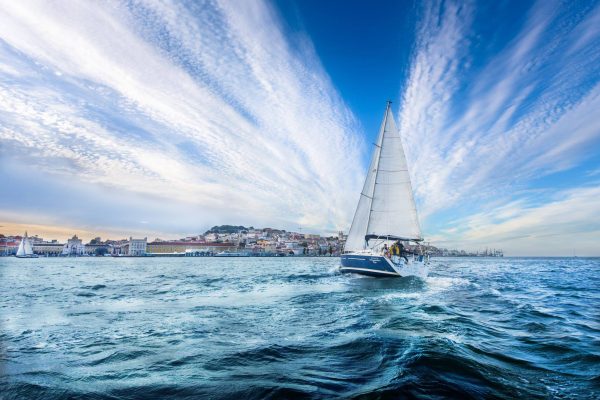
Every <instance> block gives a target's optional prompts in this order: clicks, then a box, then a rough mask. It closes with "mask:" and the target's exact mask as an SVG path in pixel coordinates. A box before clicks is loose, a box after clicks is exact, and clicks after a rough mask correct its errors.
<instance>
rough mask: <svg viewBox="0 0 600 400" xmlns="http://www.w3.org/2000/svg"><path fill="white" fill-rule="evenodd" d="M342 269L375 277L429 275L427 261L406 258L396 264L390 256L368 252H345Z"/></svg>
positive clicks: (342, 270) (345, 271) (342, 257)
mask: <svg viewBox="0 0 600 400" xmlns="http://www.w3.org/2000/svg"><path fill="white" fill-rule="evenodd" d="M340 258H341V262H342V266H341V267H340V271H341V272H344V273H355V274H361V275H367V276H373V277H388V278H389V277H404V276H418V277H422V278H424V277H426V276H427V272H428V271H427V262H426V261H425V259H423V260H422V261H415V260H410V261H409V262H408V263H405V262H404V260H402V261H400V262H399V263H398V264H396V265H394V264H393V263H392V262H391V261H390V260H389V259H388V258H386V257H383V256H376V255H368V254H353V253H349V254H343V255H342V256H341V257H340Z"/></svg>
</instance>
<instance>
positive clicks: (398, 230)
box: [340, 101, 429, 277]
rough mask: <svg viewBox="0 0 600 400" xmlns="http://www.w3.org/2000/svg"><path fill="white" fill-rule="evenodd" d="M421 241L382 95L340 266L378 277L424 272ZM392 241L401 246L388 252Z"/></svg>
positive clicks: (403, 163) (398, 142)
mask: <svg viewBox="0 0 600 400" xmlns="http://www.w3.org/2000/svg"><path fill="white" fill-rule="evenodd" d="M422 241H423V237H422V236H421V228H420V226H419V220H418V217H417V209H416V206H415V200H414V196H413V191H412V186H411V183H410V175H409V173H408V166H407V163H406V157H405V155H404V149H403V148H402V141H401V138H400V133H399V132H398V129H397V128H396V123H395V122H394V116H393V114H392V110H391V102H390V101H388V102H387V105H386V109H385V115H384V117H383V122H382V124H381V128H380V129H379V135H378V137H377V143H375V149H374V150H373V156H372V158H371V164H370V166H369V171H368V173H367V177H366V179H365V183H364V186H363V189H362V192H361V194H360V200H359V201H358V205H357V207H356V212H355V213H354V218H353V220H352V226H351V227H350V232H349V233H348V238H347V240H346V244H345V246H344V252H343V254H342V256H341V263H342V265H341V267H340V270H341V272H352V273H358V274H363V275H370V276H380V277H403V276H419V277H426V276H427V272H428V264H429V256H428V255H427V254H424V253H423V251H422V248H421V242H422ZM411 243H412V245H411ZM393 244H401V245H402V247H403V248H404V249H405V251H403V252H402V254H400V255H391V254H390V252H389V251H387V249H388V248H389V247H390V246H391V245H393ZM409 248H410V249H412V250H411V251H410V252H409V251H406V250H408V249H409Z"/></svg>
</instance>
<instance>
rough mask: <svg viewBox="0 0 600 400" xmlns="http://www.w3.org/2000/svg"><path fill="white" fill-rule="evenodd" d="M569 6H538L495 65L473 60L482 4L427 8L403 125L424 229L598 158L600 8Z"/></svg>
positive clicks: (405, 100) (501, 47) (497, 54)
mask: <svg viewBox="0 0 600 400" xmlns="http://www.w3.org/2000/svg"><path fill="white" fill-rule="evenodd" d="M563 6H564V5H562V6H561V5H560V4H558V3H548V2H543V1H540V2H538V3H537V4H535V5H534V6H533V7H532V8H531V10H530V12H529V14H528V15H527V17H526V19H525V23H524V25H523V27H522V29H521V31H520V32H519V33H518V34H517V35H516V36H515V37H514V38H513V39H512V40H511V41H510V42H508V43H506V44H502V43H494V45H495V46H496V47H498V48H499V51H496V52H495V53H494V55H493V56H491V57H489V58H488V59H486V58H484V56H482V54H474V53H473V52H476V51H479V52H481V48H482V46H483V44H482V43H480V42H479V41H480V40H481V39H480V36H478V34H477V33H476V31H475V29H476V28H475V27H474V26H473V25H472V24H471V22H472V15H473V13H474V11H475V10H474V5H473V4H471V3H465V4H464V5H462V6H460V7H459V6H458V5H457V3H455V2H445V3H443V4H434V3H427V5H426V6H425V7H426V8H425V12H424V14H423V18H422V21H421V24H420V28H419V29H418V30H417V41H416V45H415V49H414V55H413V57H412V64H411V70H410V74H409V77H408V81H407V84H406V86H405V90H404V93H403V96H402V98H403V101H402V104H401V107H400V118H399V119H400V129H401V133H402V135H403V139H404V142H405V145H406V148H407V157H408V159H409V163H410V165H411V167H412V171H411V172H412V175H413V185H414V187H415V190H416V194H417V201H418V204H419V206H420V211H421V213H422V215H423V216H424V218H423V220H425V226H427V218H428V217H432V218H433V217H435V214H436V213H437V212H440V211H445V212H448V210H452V209H453V208H455V207H461V206H464V205H465V204H474V205H475V204H477V203H478V202H479V203H481V202H482V201H481V200H483V203H485V202H490V201H495V200H497V199H503V201H505V202H510V201H511V195H512V194H513V193H514V192H515V189H517V188H519V187H527V184H528V183H529V182H530V181H531V180H533V179H536V178H539V177H543V176H545V175H548V174H551V173H553V172H557V171H562V170H565V169H568V168H572V167H575V166H578V165H579V164H580V163H581V162H582V161H583V160H585V159H587V158H589V157H591V156H593V155H594V148H596V149H597V148H598V147H597V146H598V145H600V120H599V119H598V118H597V116H596V115H595V114H596V112H595V111H594V110H598V109H600V84H599V83H598V80H597V76H598V74H599V73H600V67H599V65H600V53H598V51H597V48H598V47H597V45H598V43H600V30H599V29H598V28H597V27H596V26H594V25H593V24H592V23H590V21H595V20H596V19H597V18H598V17H597V15H598V13H599V10H600V6H596V7H595V9H592V10H588V11H587V14H586V13H569V12H566V11H565V9H564V8H561V7H563ZM582 16H583V17H582ZM582 38H584V39H582ZM485 45H490V44H489V43H485ZM566 54H568V56H566ZM474 58H477V61H478V65H477V67H476V68H475V67H474V66H473V63H472V61H473V59H474ZM482 60H483V63H482ZM517 200H518V199H517ZM472 212H476V208H473V209H472ZM507 212H508V210H507ZM595 218H596V220H597V218H598V217H597V216H596V217H595ZM514 228H515V232H517V231H518V229H516V227H514ZM426 233H427V230H426ZM444 237H445V236H438V237H437V238H438V239H440V240H443V239H444ZM463 238H464V239H465V240H467V239H470V237H469V236H468V235H467V236H463ZM490 240H491V239H490Z"/></svg>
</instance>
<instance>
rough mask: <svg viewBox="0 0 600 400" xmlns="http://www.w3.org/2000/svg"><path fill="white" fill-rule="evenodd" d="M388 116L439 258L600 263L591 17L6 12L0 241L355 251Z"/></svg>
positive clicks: (309, 3)
mask: <svg viewBox="0 0 600 400" xmlns="http://www.w3.org/2000/svg"><path fill="white" fill-rule="evenodd" d="M387 99H391V100H393V102H394V103H393V104H394V108H393V110H394V113H395V115H396V118H397V120H398V126H399V127H400V130H401V134H402V137H403V143H404V146H405V150H406V153H407V159H408V161H409V165H410V168H411V176H412V181H413V186H414V190H415V193H416V200H417V205H418V209H419V214H420V219H421V223H422V225H423V233H424V235H425V236H426V238H427V239H429V240H430V241H431V242H432V243H434V244H438V245H441V246H447V247H459V248H466V249H478V248H479V249H480V248H484V247H486V246H487V247H501V248H503V249H504V250H505V251H506V252H507V253H508V254H510V255H571V254H572V253H573V252H576V253H577V254H578V255H600V246H598V243H600V202H599V201H598V198H599V197H600V151H599V150H600V117H598V110H600V4H599V3H598V2H594V1H579V2H558V1H538V2H516V1H512V2H511V1H508V2H457V1H442V2H436V1H432V2H409V1H405V2H403V1H379V2H361V1H344V2H334V1H331V2H319V1H315V0H303V1H292V0H276V1H272V2H270V1H257V0H253V1H247V2H233V1H208V2H179V1H142V2H111V3H94V2H77V3H72V2H71V3H66V2H65V3H62V2H35V1H24V2H7V3H5V4H4V5H3V7H2V8H1V9H0V140H1V142H0V143H1V144H0V171H1V172H2V173H0V187H2V189H1V190H2V196H0V225H2V228H0V231H1V232H3V233H16V232H20V231H21V230H24V229H29V230H30V231H31V232H32V233H39V234H41V235H44V236H45V237H57V238H64V237H66V236H67V235H68V234H69V233H70V232H73V233H75V232H76V233H79V234H80V235H82V236H84V237H86V238H88V237H92V235H94V234H95V233H96V232H97V233H98V234H100V235H102V236H104V237H106V236H107V235H108V236H111V237H122V236H129V235H143V236H146V235H148V236H151V237H152V236H153V235H155V236H161V237H173V236H175V237H178V236H182V235H186V234H193V233H199V232H202V231H204V230H205V229H206V228H207V227H209V226H212V225H214V224H219V223H236V224H238V223H241V224H247V225H254V226H280V227H283V228H287V229H290V230H296V229H297V228H298V227H302V229H303V231H310V230H313V231H320V232H323V233H328V232H335V231H337V230H338V229H342V230H346V231H347V230H348V228H349V225H350V221H351V218H352V214H353V212H354V207H355V206H356V202H357V194H358V193H359V191H360V186H361V183H362V180H363V177H364V174H365V168H366V165H367V163H368V158H369V153H370V143H372V142H373V141H374V137H375V135H376V133H377V128H378V126H379V124H380V121H381V118H382V115H383V110H384V107H385V101H386V100H387Z"/></svg>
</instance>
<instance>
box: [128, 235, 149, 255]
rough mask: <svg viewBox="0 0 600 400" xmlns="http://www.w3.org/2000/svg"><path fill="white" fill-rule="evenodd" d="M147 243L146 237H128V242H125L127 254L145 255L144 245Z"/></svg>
mask: <svg viewBox="0 0 600 400" xmlns="http://www.w3.org/2000/svg"><path fill="white" fill-rule="evenodd" d="M147 243H148V238H147V237H145V238H143V239H134V238H132V237H129V243H127V245H128V246H127V247H128V250H127V255H128V256H145V255H146V245H147Z"/></svg>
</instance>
